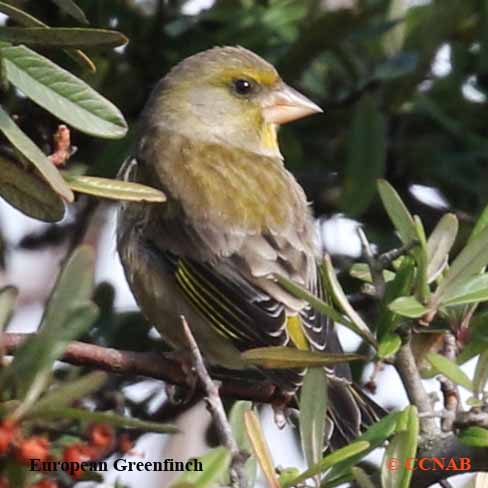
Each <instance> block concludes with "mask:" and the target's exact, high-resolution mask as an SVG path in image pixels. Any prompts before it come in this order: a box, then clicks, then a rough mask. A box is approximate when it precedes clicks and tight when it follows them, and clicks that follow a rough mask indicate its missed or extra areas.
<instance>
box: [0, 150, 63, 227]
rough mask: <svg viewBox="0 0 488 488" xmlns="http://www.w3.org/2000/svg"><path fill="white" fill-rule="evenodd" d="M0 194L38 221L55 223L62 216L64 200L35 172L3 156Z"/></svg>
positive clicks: (0, 165) (0, 160) (1, 159)
mask: <svg viewBox="0 0 488 488" xmlns="http://www.w3.org/2000/svg"><path fill="white" fill-rule="evenodd" d="M0 195H1V196H2V198H4V199H5V200H6V201H7V202H8V203H10V205H12V206H13V207H15V208H16V209H18V210H20V211H21V212H22V213H24V214H26V215H28V216H29V217H32V218H34V219H37V220H43V221H45V222H57V221H58V220H61V219H62V218H63V216H64V203H63V200H62V199H61V197H60V196H59V195H58V194H57V193H56V192H55V191H54V190H53V189H52V187H51V186H50V185H49V184H48V183H47V182H46V181H45V180H44V179H42V178H41V177H40V176H39V175H38V173H37V172H36V173H34V172H32V171H29V170H28V169H26V168H23V167H21V165H20V164H18V163H16V162H15V161H12V160H10V159H8V158H6V157H3V156H0Z"/></svg>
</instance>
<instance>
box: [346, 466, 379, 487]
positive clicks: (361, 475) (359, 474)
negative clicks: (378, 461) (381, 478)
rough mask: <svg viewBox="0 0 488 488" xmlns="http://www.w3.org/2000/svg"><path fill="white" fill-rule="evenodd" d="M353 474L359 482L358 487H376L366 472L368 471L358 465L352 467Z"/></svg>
mask: <svg viewBox="0 0 488 488" xmlns="http://www.w3.org/2000/svg"><path fill="white" fill-rule="evenodd" d="M351 471H352V476H353V478H354V481H355V482H356V483H357V485H358V488H376V487H375V486H374V484H373V482H372V481H371V478H370V477H369V476H368V475H367V474H366V471H364V470H363V469H361V468H360V467H358V466H355V467H354V468H352V470H351Z"/></svg>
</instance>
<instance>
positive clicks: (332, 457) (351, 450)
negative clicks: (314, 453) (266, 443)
mask: <svg viewBox="0 0 488 488" xmlns="http://www.w3.org/2000/svg"><path fill="white" fill-rule="evenodd" d="M368 448H369V442H366V441H356V442H352V443H351V444H349V445H348V446H345V447H341V448H340V449H337V451H334V452H332V453H331V454H329V455H327V456H325V457H324V458H323V459H322V460H321V461H320V462H319V463H317V464H315V465H314V466H312V467H310V468H309V469H307V470H306V471H304V472H303V473H302V474H300V476H297V477H296V478H295V479H294V480H292V481H291V482H288V483H287V484H286V485H285V486H283V488H291V487H293V486H296V485H298V484H299V483H303V482H304V481H305V480H307V479H308V478H312V477H313V476H316V475H318V474H320V473H324V472H325V471H327V470H328V469H330V468H331V467H332V466H334V465H336V464H337V463H340V462H343V461H345V460H347V459H349V458H351V457H353V456H356V455H357V454H360V453H363V452H364V451H366V450H367V449H368Z"/></svg>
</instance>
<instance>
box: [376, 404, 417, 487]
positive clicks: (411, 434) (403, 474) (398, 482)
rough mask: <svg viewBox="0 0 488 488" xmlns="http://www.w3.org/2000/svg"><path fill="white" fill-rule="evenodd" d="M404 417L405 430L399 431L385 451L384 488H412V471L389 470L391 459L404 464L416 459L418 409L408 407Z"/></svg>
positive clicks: (382, 478) (382, 479) (382, 471)
mask: <svg viewBox="0 0 488 488" xmlns="http://www.w3.org/2000/svg"><path fill="white" fill-rule="evenodd" d="M402 417H403V419H404V424H405V429H404V430H402V431H399V432H398V433H397V434H396V435H395V436H394V437H393V439H392V440H391V442H390V444H389V445H388V447H387V448H386V451H385V456H384V461H383V467H382V470H381V481H382V486H384V487H389V486H392V487H393V486H394V487H395V488H409V486H410V480H411V478H412V473H413V471H412V470H408V469H396V470H394V469H393V470H392V469H389V467H390V464H389V460H390V459H400V460H401V462H402V461H404V460H406V459H408V458H414V457H415V454H416V453H417V443H418V435H419V422H418V416H417V409H416V407H414V406H409V407H407V408H406V409H405V411H404V412H403V414H402Z"/></svg>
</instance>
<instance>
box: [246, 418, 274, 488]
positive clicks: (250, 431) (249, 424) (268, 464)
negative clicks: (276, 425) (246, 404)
mask: <svg viewBox="0 0 488 488" xmlns="http://www.w3.org/2000/svg"><path fill="white" fill-rule="evenodd" d="M244 424H245V426H246V432H247V435H248V437H249V442H250V443H251V447H252V450H253V452H254V455H255V456H256V459H257V460H258V463H259V465H260V466H261V470H262V471H263V474H264V477H265V478H266V481H267V482H268V486H269V488H280V483H279V481H278V477H277V476H276V472H275V469H274V465H273V460H272V458H271V453H270V452H269V447H268V443H267V442H266V439H265V438H264V434H263V431H262V429H261V424H260V423H259V419H258V417H257V415H256V414H255V413H254V411H253V410H247V411H246V412H244Z"/></svg>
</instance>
